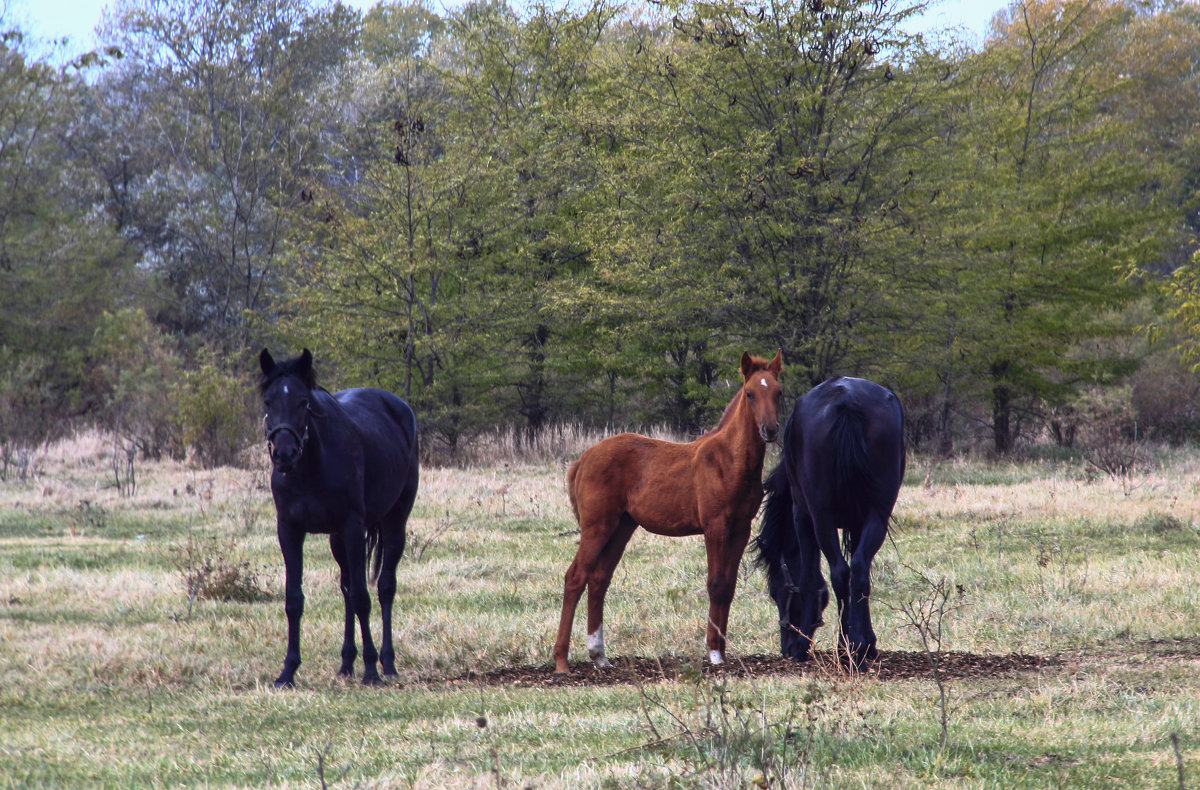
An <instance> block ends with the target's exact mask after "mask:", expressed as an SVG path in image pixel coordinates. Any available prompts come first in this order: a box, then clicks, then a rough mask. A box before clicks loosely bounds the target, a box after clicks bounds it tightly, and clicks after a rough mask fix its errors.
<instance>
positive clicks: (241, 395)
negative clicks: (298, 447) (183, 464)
mask: <svg viewBox="0 0 1200 790" xmlns="http://www.w3.org/2000/svg"><path fill="white" fill-rule="evenodd" d="M250 391H251V390H250V388H248V387H247V386H246V383H245V382H244V381H243V380H242V378H241V377H238V376H232V375H230V374H228V373H226V372H225V371H223V370H221V369H220V368H219V367H218V366H217V365H216V364H214V363H213V362H211V361H210V362H206V363H204V364H203V365H201V366H200V369H199V370H195V371H191V372H189V373H187V374H185V375H184V377H183V383H182V385H181V386H180V388H179V391H178V394H177V405H178V414H177V417H176V419H177V420H178V422H179V430H180V435H181V436H182V438H183V442H184V444H185V445H187V447H188V448H189V450H191V451H192V453H193V454H194V457H195V458H196V460H197V461H198V462H199V463H200V465H201V466H203V467H204V468H206V469H211V468H213V467H217V466H239V465H240V463H241V461H242V460H243V459H242V456H241V450H242V448H243V447H245V446H246V445H247V444H249V443H250V441H251V440H252V437H253V429H252V421H251V418H250V406H249V403H248V398H249V393H250Z"/></svg>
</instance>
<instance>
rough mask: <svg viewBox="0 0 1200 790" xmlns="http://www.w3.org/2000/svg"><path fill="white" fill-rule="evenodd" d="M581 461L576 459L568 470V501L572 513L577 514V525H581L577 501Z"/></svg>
mask: <svg viewBox="0 0 1200 790" xmlns="http://www.w3.org/2000/svg"><path fill="white" fill-rule="evenodd" d="M579 461H580V459H576V460H575V462H574V463H572V464H571V467H570V468H569V469H568V470H567V499H569V500H570V502H571V512H572V513H574V514H575V523H576V524H579V503H578V502H576V501H575V476H576V475H577V474H579ZM580 526H582V525H580Z"/></svg>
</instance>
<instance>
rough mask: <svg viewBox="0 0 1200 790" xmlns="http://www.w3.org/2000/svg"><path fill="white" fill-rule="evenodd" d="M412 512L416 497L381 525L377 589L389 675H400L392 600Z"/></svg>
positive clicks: (383, 662) (382, 645)
mask: <svg viewBox="0 0 1200 790" xmlns="http://www.w3.org/2000/svg"><path fill="white" fill-rule="evenodd" d="M411 509H412V498H411V497H410V498H409V499H408V505H407V507H403V506H401V508H400V510H399V511H395V510H394V511H393V515H392V516H391V517H390V518H389V520H387V521H385V522H384V523H383V524H382V525H381V526H380V529H382V530H383V531H384V532H383V535H382V537H381V540H382V541H383V545H382V546H381V547H380V551H381V552H382V556H381V557H380V560H379V579H378V581H377V583H376V590H377V592H378V593H379V612H380V617H381V618H382V625H381V628H382V630H381V632H380V636H379V664H380V667H381V668H382V670H383V674H384V675H385V676H393V675H395V674H396V650H395V648H394V647H392V601H393V600H395V598H396V566H397V565H398V564H399V563H400V558H401V557H402V556H403V555H404V543H405V525H406V523H407V521H408V513H409V511H410V510H411Z"/></svg>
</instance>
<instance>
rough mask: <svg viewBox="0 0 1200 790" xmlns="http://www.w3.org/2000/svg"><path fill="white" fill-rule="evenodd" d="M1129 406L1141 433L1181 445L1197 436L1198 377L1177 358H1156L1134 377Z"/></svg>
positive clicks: (1199, 418)
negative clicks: (1131, 407) (1130, 405)
mask: <svg viewBox="0 0 1200 790" xmlns="http://www.w3.org/2000/svg"><path fill="white" fill-rule="evenodd" d="M1131 401H1132V406H1133V411H1134V414H1135V415H1136V417H1137V421H1138V425H1139V427H1140V428H1141V429H1142V431H1143V432H1144V433H1146V434H1147V435H1149V436H1151V437H1153V438H1155V439H1158V440H1160V441H1164V442H1169V443H1171V444H1181V443H1183V442H1186V441H1189V440H1192V439H1195V438H1196V437H1197V436H1198V435H1200V375H1197V374H1196V373H1194V372H1193V371H1191V370H1188V369H1187V368H1186V367H1185V366H1184V365H1183V363H1182V362H1180V361H1179V359H1178V357H1175V356H1166V355H1162V354H1159V355H1156V356H1154V357H1151V358H1150V359H1149V360H1147V361H1146V362H1145V364H1144V365H1143V366H1142V368H1141V369H1140V370H1139V371H1138V372H1137V373H1136V374H1135V375H1134V379H1133V393H1132V398H1131Z"/></svg>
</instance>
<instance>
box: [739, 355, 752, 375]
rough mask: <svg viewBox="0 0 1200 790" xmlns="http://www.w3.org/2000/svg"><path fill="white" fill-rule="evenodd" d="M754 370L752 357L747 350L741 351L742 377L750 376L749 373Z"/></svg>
mask: <svg viewBox="0 0 1200 790" xmlns="http://www.w3.org/2000/svg"><path fill="white" fill-rule="evenodd" d="M753 372H754V359H753V358H752V357H751V356H750V352H749V351H743V352H742V378H743V379H748V378H750V374H751V373H753Z"/></svg>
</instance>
